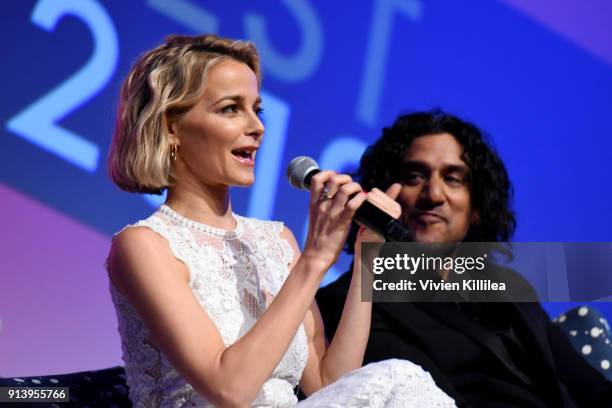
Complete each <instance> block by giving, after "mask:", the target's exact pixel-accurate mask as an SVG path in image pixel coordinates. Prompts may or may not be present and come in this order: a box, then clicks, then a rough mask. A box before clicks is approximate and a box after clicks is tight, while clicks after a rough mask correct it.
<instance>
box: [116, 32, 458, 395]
mask: <svg viewBox="0 0 612 408" xmlns="http://www.w3.org/2000/svg"><path fill="white" fill-rule="evenodd" d="M260 84H261V73H260V67H259V59H258V55H257V52H256V50H255V48H254V46H253V45H252V44H250V43H248V42H244V41H233V40H229V39H224V38H220V37H217V36H213V35H205V36H195V37H191V36H171V37H169V38H168V39H167V41H166V43H165V44H163V45H161V46H159V47H157V48H155V49H153V50H151V51H149V52H147V53H145V54H144V55H142V56H141V57H140V59H139V60H138V61H137V62H136V64H135V65H134V67H133V68H132V70H131V71H130V73H129V75H128V77H127V78H126V80H125V82H124V84H123V87H122V90H121V96H120V104H119V112H118V117H117V126H116V130H115V134H114V137H113V143H112V148H111V152H110V156H109V170H110V175H111V177H112V179H113V181H114V182H115V183H116V184H117V185H118V186H119V187H120V188H122V189H124V190H127V191H132V192H139V193H145V192H146V193H159V192H161V191H163V190H164V189H167V190H168V196H167V200H166V203H165V204H164V205H162V206H161V207H160V208H159V209H158V210H157V211H156V212H155V213H154V214H153V215H151V216H150V217H149V218H147V219H145V220H143V221H139V222H137V223H135V224H133V225H131V226H128V227H127V228H124V229H123V230H122V231H121V232H120V233H118V234H117V235H116V236H115V238H114V240H113V244H112V248H111V252H110V255H109V259H108V272H109V276H110V280H111V294H112V298H113V302H114V304H115V307H116V310H117V316H118V321H119V333H120V335H121V340H122V346H123V358H124V360H125V369H126V374H127V383H128V385H129V388H130V399H131V400H132V402H133V403H134V405H135V406H146V407H149V406H151V407H153V406H164V407H165V406H168V407H183V406H212V405H214V406H228V407H230V406H232V407H233V406H250V405H252V406H261V407H289V406H294V405H296V404H298V402H297V398H296V396H295V395H294V387H296V386H297V385H298V384H299V387H300V388H301V390H302V391H303V392H304V393H305V394H306V395H309V396H310V397H309V398H307V399H306V400H304V401H302V402H300V404H299V405H300V406H334V405H335V406H343V407H366V406H398V407H399V406H401V407H406V406H408V407H409V406H415V407H450V406H454V403H453V402H452V400H451V399H450V398H449V397H447V396H446V395H445V394H443V393H442V391H440V390H439V389H437V388H436V386H435V384H434V383H433V381H432V379H431V377H430V376H429V374H428V373H426V372H424V371H423V370H422V369H421V368H420V367H418V366H416V365H414V364H412V363H410V362H407V361H398V360H390V361H386V362H381V363H376V364H373V365H369V366H366V367H364V368H360V367H361V364H362V360H363V354H364V350H365V347H366V343H367V338H368V331H369V327H370V326H369V325H370V310H371V304H369V303H362V302H361V301H360V288H359V285H360V274H359V272H358V265H357V266H356V272H354V274H353V285H352V287H351V290H350V292H349V296H348V298H347V300H346V305H345V308H344V313H343V317H342V321H341V322H340V326H339V328H338V331H337V334H336V335H335V337H334V338H333V340H332V341H331V343H330V344H329V345H328V344H327V342H326V340H325V337H324V329H323V323H322V320H321V317H320V314H319V311H318V308H317V305H316V302H315V301H314V295H315V292H316V290H317V288H318V287H319V284H320V282H321V279H322V278H323V276H324V274H325V272H326V271H327V269H328V268H329V267H330V266H331V265H332V264H333V263H334V262H335V260H336V259H337V257H338V254H339V252H340V250H341V247H342V245H343V243H344V241H345V239H346V236H347V232H348V228H349V225H350V222H351V218H352V216H353V214H354V213H355V210H356V209H357V208H358V207H359V206H360V205H361V203H362V202H363V201H364V200H365V199H366V194H365V193H364V192H362V191H361V187H360V186H359V185H358V184H357V183H354V182H353V181H352V180H351V178H350V177H349V176H347V175H341V174H336V173H334V172H329V171H324V172H321V173H319V174H317V175H316V176H315V177H314V178H313V180H312V188H311V200H310V220H311V221H310V225H309V233H308V239H307V242H306V244H305V246H304V250H303V252H302V253H300V250H299V248H298V245H297V243H296V240H295V238H294V236H293V234H292V233H291V231H289V229H287V228H285V227H283V225H282V224H281V223H279V222H269V221H260V220H256V219H249V218H245V217H241V216H239V215H237V214H234V213H233V212H232V205H231V200H230V187H232V186H249V185H251V184H252V183H253V182H254V164H255V160H256V153H257V149H258V148H259V147H260V145H261V143H262V138H263V134H264V127H263V125H262V122H261V121H260V118H259V113H260V111H261V105H262V101H261V98H260V96H259V89H260ZM394 188H395V187H394ZM392 190H393V188H392ZM370 194H373V195H378V199H387V200H388V201H391V202H393V201H392V200H391V199H390V198H388V197H387V196H385V195H384V194H383V193H382V192H380V191H377V192H373V193H370ZM389 194H390V195H391V196H393V195H394V194H396V192H394V191H390V192H389ZM351 197H352V198H351ZM360 237H361V238H360V239H362V240H363V239H368V240H372V239H377V237H376V236H375V235H374V234H373V233H372V232H369V231H366V230H362V232H361V235H360ZM358 247H359V246H358V245H357V248H358Z"/></svg>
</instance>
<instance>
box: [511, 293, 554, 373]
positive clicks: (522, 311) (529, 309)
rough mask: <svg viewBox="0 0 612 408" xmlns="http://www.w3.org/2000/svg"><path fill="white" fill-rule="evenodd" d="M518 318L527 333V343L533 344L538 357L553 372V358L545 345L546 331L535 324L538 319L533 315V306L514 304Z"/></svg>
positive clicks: (529, 304)
mask: <svg viewBox="0 0 612 408" xmlns="http://www.w3.org/2000/svg"><path fill="white" fill-rule="evenodd" d="M513 306H514V308H515V310H516V312H517V314H518V316H519V320H520V321H519V322H518V323H519V324H521V325H523V326H524V328H525V329H526V331H527V332H528V333H529V339H527V340H528V341H531V342H533V343H534V344H535V345H536V346H537V348H538V351H539V353H538V354H539V355H541V356H543V357H544V359H545V360H546V363H547V365H548V366H549V367H550V368H551V369H553V370H554V361H553V356H552V354H551V350H550V346H549V345H548V343H547V337H546V331H545V330H543V328H542V327H541V326H540V325H537V324H536V322H538V321H539V319H536V318H535V316H534V313H533V307H534V306H533V304H531V303H514V304H513Z"/></svg>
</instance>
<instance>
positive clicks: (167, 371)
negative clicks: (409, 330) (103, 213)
mask: <svg viewBox="0 0 612 408" xmlns="http://www.w3.org/2000/svg"><path fill="white" fill-rule="evenodd" d="M234 218H235V219H236V222H237V225H236V228H235V229H234V230H230V231H228V230H222V229H217V228H213V227H210V226H208V225H205V224H201V223H197V222H195V221H191V220H189V219H187V218H185V217H183V216H181V215H179V214H178V213H176V212H175V211H173V210H172V209H171V208H170V207H168V206H167V205H162V206H161V207H160V208H159V210H157V211H156V212H155V213H154V214H153V215H151V216H150V217H149V218H147V219H146V220H141V221H139V222H137V223H135V224H133V225H129V226H127V227H126V228H128V227H133V226H134V227H135V226H141V227H148V228H150V229H151V230H153V231H155V232H157V233H158V234H160V235H161V236H162V237H164V238H165V239H166V240H167V241H168V244H169V246H170V249H171V251H172V253H173V255H174V256H175V257H176V258H177V259H178V260H180V261H182V262H183V263H185V265H186V266H187V268H188V270H189V287H190V288H191V290H192V291H193V294H194V296H195V297H196V298H197V300H198V302H199V303H200V304H201V305H202V308H204V310H205V311H206V312H207V314H208V315H209V317H210V318H211V320H212V321H213V322H214V323H215V325H216V327H217V329H218V330H219V333H220V335H221V337H222V339H223V342H224V343H225V345H226V346H229V345H231V344H233V343H234V342H235V341H236V340H238V339H239V338H240V337H241V336H243V335H244V334H245V333H246V332H247V331H249V329H250V328H251V327H252V326H253V325H254V324H255V322H256V321H257V319H258V318H259V317H260V316H261V315H262V314H263V312H264V311H265V310H266V308H267V307H268V306H269V304H270V302H271V301H272V299H274V296H275V295H276V293H278V291H279V290H280V288H281V286H282V284H283V282H284V280H285V279H286V277H287V275H288V273H289V268H288V266H289V264H290V263H291V261H292V259H293V256H294V254H293V250H292V248H291V246H290V245H289V243H288V242H287V241H286V240H284V239H283V238H281V236H280V233H281V231H282V229H283V224H282V223H280V222H272V221H260V220H256V219H251V218H245V217H241V216H239V215H236V214H234ZM110 292H111V297H112V300H113V304H114V306H115V309H116V312H117V320H118V324H119V327H118V330H119V335H120V337H121V345H122V352H123V360H124V362H125V372H126V381H127V384H128V386H129V396H130V399H131V400H132V402H133V404H134V406H135V407H194V406H197V407H211V406H213V405H212V404H210V403H209V402H207V401H206V399H205V398H204V397H203V396H202V395H200V394H199V393H198V392H196V391H195V390H194V389H193V387H191V386H190V385H189V384H188V383H187V382H186V381H185V380H184V379H183V378H182V377H181V375H180V374H179V373H178V372H177V371H176V370H175V369H174V368H173V367H172V366H171V365H170V363H169V362H168V360H167V359H166V357H165V355H164V354H163V353H162V352H161V351H160V350H158V349H157V348H156V347H155V346H154V345H153V344H152V342H151V340H150V337H149V332H148V330H147V329H146V327H145V326H144V324H143V322H142V321H141V320H140V318H139V317H138V315H137V314H136V312H135V311H134V309H133V308H132V307H131V306H130V304H129V303H128V302H127V300H126V299H125V297H124V296H123V295H122V294H121V293H120V292H119V291H118V290H117V289H116V288H115V287H114V285H113V284H112V282H111V284H110ZM307 358H308V347H307V339H306V333H305V331H304V327H303V325H301V326H300V327H299V329H298V331H297V333H296V335H295V337H294V339H293V341H292V342H291V344H290V346H289V348H288V350H287V352H286V353H285V355H284V356H283V358H282V360H281V361H280V363H279V364H278V366H277V367H276V368H275V370H274V371H273V373H272V375H271V376H270V378H269V379H268V380H267V381H266V382H265V383H264V384H263V387H262V388H261V390H260V392H259V393H258V395H257V397H256V399H255V400H254V401H253V406H254V407H294V406H299V407H300V408H309V407H402V408H405V407H419V408H420V407H422V408H438V407H440V408H442V407H444V408H446V407H455V404H454V402H453V400H452V399H451V398H449V397H448V396H447V395H446V394H444V393H443V392H442V391H441V390H440V389H438V388H437V387H436V385H435V383H434V381H433V379H432V378H431V376H430V375H429V373H427V372H425V371H424V370H423V369H421V368H420V367H419V366H417V365H415V364H413V363H410V362H408V361H404V360H387V361H384V362H380V363H373V364H369V365H367V366H365V367H362V368H360V369H357V370H354V371H352V372H350V373H347V374H345V375H344V376H343V377H342V378H341V379H340V380H338V381H336V382H335V383H333V384H330V385H328V386H327V387H324V388H322V389H321V390H319V391H317V392H316V393H314V394H312V395H311V396H310V397H309V398H307V399H306V400H304V401H301V402H300V403H299V404H298V401H297V397H296V396H295V394H294V388H295V387H296V386H297V385H298V382H299V380H300V377H301V375H302V371H303V370H304V367H305V366H306V361H307Z"/></svg>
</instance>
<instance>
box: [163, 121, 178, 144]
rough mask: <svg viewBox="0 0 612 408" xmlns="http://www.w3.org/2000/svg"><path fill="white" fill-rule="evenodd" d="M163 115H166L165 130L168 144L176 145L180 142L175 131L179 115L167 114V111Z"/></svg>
mask: <svg viewBox="0 0 612 408" xmlns="http://www.w3.org/2000/svg"><path fill="white" fill-rule="evenodd" d="M165 115H166V131H167V132H168V136H169V139H170V144H173V145H176V146H178V145H180V144H181V143H180V140H179V138H178V132H177V130H178V123H179V117H178V116H177V115H169V114H167V113H166V114H165Z"/></svg>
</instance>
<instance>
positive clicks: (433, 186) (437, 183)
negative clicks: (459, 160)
mask: <svg viewBox="0 0 612 408" xmlns="http://www.w3.org/2000/svg"><path fill="white" fill-rule="evenodd" d="M421 199H422V200H424V201H426V202H427V203H428V204H429V205H431V206H438V205H441V204H442V203H444V182H443V180H441V179H440V178H439V177H436V176H432V177H430V178H429V180H427V182H426V183H425V184H424V186H423V190H422V191H421Z"/></svg>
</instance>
